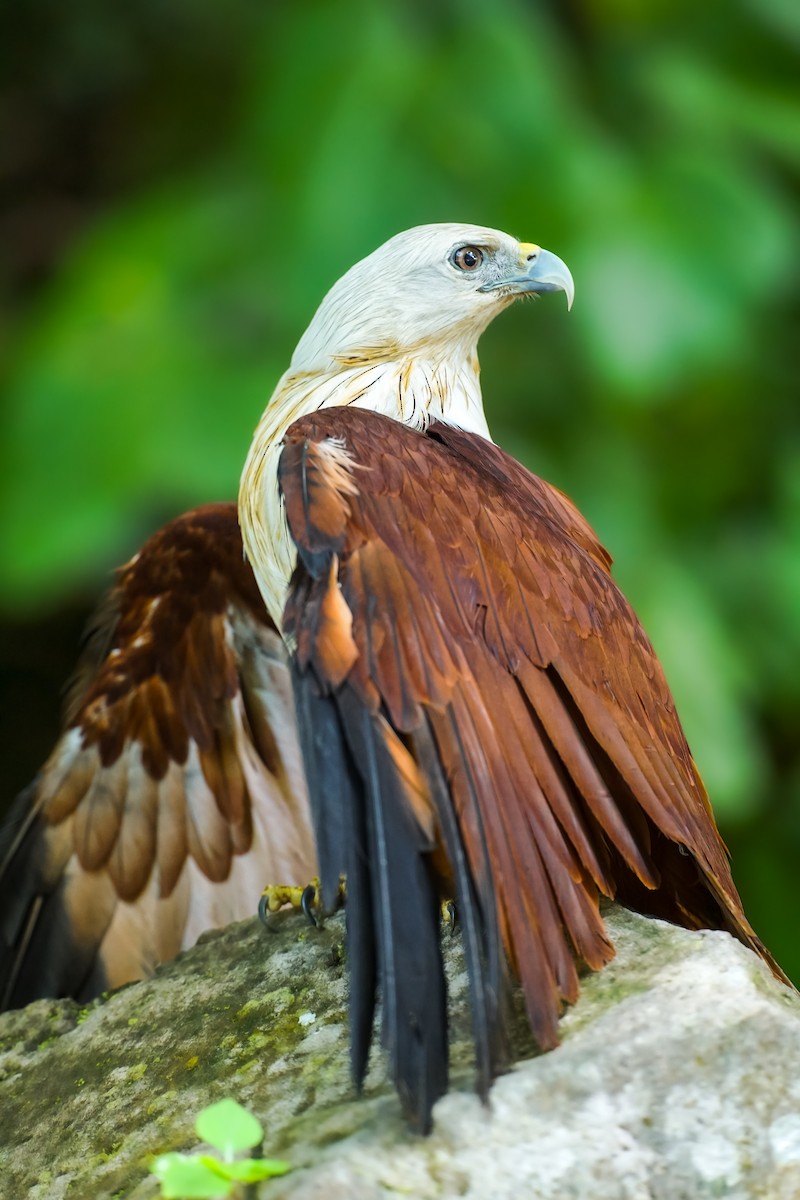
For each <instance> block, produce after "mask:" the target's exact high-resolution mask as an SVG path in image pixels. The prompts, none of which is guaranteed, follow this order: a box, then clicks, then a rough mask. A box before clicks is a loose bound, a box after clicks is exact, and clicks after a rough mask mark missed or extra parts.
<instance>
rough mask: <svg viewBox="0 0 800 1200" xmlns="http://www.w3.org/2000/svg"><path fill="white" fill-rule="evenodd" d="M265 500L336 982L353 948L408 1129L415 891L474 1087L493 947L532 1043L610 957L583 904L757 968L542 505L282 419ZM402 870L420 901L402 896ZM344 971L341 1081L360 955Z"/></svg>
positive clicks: (421, 1001) (487, 448)
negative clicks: (344, 908) (628, 908)
mask: <svg viewBox="0 0 800 1200" xmlns="http://www.w3.org/2000/svg"><path fill="white" fill-rule="evenodd" d="M281 487H282V491H283V496H284V501H285V506H286V513H287V518H288V522H289V527H290V530H291V533H292V536H293V538H294V540H295V542H296V544H297V547H298V552H299V566H298V569H297V572H296V574H295V579H294V583H293V589H292V592H291V595H290V599H289V603H288V606H287V611H286V632H287V633H288V634H289V635H290V636H291V637H293V638H294V640H295V643H296V648H297V653H296V658H297V662H296V668H295V671H296V684H295V686H296V689H297V692H298V696H299V701H298V704H299V711H300V712H301V713H302V712H303V711H305V712H306V718H305V720H303V719H301V725H305V724H309V723H310V722H313V723H314V725H315V729H314V736H313V737H311V738H309V737H308V736H305V740H304V748H305V753H306V759H307V771H308V775H309V783H310V787H311V792H312V807H313V808H314V810H315V820H316V822H317V826H318V845H319V848H320V857H321V867H322V871H323V884H324V885H325V884H327V891H328V893H329V892H330V889H331V887H332V885H333V882H334V881H335V880H336V879H338V873H339V871H342V870H344V871H347V873H348V919H349V920H352V921H353V922H358V923H359V926H360V932H359V938H358V941H357V942H355V941H354V939H353V937H352V935H351V937H350V956H351V962H353V969H359V970H361V968H359V967H358V956H359V955H360V954H362V953H367V954H368V955H374V954H375V953H377V959H378V971H379V976H380V980H381V985H382V992H383V999H384V1006H385V1018H384V1039H385V1041H386V1043H387V1045H388V1048H389V1050H390V1054H391V1056H392V1063H393V1069H394V1071H395V1077H396V1079H397V1081H398V1085H399V1088H400V1091H401V1094H402V1095H403V1096H404V1098H405V1100H406V1103H407V1105H408V1107H409V1108H410V1110H411V1111H412V1113H414V1114H415V1115H416V1117H417V1119H418V1120H419V1122H420V1123H421V1124H422V1125H423V1126H424V1125H425V1124H426V1123H427V1121H428V1118H429V1113H430V1104H431V1103H432V1100H434V1099H435V1098H436V1095H438V1094H439V1093H440V1092H441V1091H442V1090H443V1088H444V1084H445V1070H446V1067H445V1063H444V1062H443V1061H442V1059H443V1056H445V1055H446V1039H445V1037H444V1035H443V1032H442V1028H443V1022H444V1012H443V1008H442V1003H443V1002H442V1000H441V984H440V982H439V981H438V980H437V979H436V973H437V970H438V971H439V972H440V968H438V967H437V961H438V950H437V946H436V938H437V929H436V922H435V918H434V917H433V915H432V913H431V911H430V910H431V909H432V906H433V900H432V895H433V894H434V893H435V891H436V890H437V888H438V889H442V888H455V892H456V895H457V898H458V903H459V914H460V917H461V921H462V924H463V925H464V928H465V935H466V945H467V955H468V960H469V967H470V973H471V978H472V986H473V994H474V1000H475V1003H474V1010H475V1032H476V1043H477V1048H478V1060H479V1068H480V1075H479V1079H480V1085H481V1086H482V1087H485V1086H486V1085H487V1083H488V1081H490V1079H491V1077H492V1075H493V1073H494V1072H495V1071H496V1069H497V1063H498V1056H499V1055H500V1053H501V1047H500V1043H499V1041H498V1039H497V1034H496V1031H497V1027H498V1025H499V1024H500V1013H499V999H498V994H499V991H500V988H501V982H502V970H501V968H500V967H499V966H498V961H497V960H498V954H497V941H498V938H497V931H498V930H499V934H500V939H501V940H502V943H503V945H504V947H505V950H506V952H507V955H508V958H509V959H510V961H511V963H512V964H513V967H514V969H515V971H516V973H517V974H518V976H519V978H520V979H521V982H522V986H523V989H524V994H525V999H526V1003H527V1008H528V1013H529V1017H530V1021H531V1025H532V1028H533V1031H534V1033H535V1035H536V1037H537V1039H538V1041H539V1043H540V1044H541V1046H542V1047H544V1048H546V1047H550V1046H553V1045H554V1044H555V1043H556V1042H557V1018H558V1015H559V1012H560V1008H561V1005H562V1003H563V1002H564V1001H573V1000H574V999H575V998H576V996H577V992H578V965H579V964H585V965H587V966H588V967H590V968H593V969H597V968H599V967H601V966H602V965H603V964H604V963H606V962H607V961H608V960H609V959H610V958H611V957H612V955H613V953H614V951H613V946H612V945H611V943H610V942H609V940H608V937H607V935H606V932H605V929H604V925H603V922H602V920H601V917H600V913H599V898H600V896H601V895H605V896H615V895H616V896H617V897H618V898H620V899H622V900H623V901H624V902H626V903H629V904H631V905H632V906H637V907H640V908H642V909H644V910H645V911H650V912H654V913H657V914H659V915H663V916H665V917H667V918H669V919H671V920H673V921H676V922H679V923H681V924H684V925H687V926H689V927H701V926H711V927H717V928H724V929H728V930H730V931H731V932H732V933H733V934H735V935H736V936H737V937H739V938H740V939H741V940H742V941H743V942H745V944H747V945H749V946H751V947H752V948H753V949H754V950H756V952H757V953H759V954H761V955H762V956H763V957H765V958H766V959H767V961H768V962H770V965H772V966H773V967H774V964H773V963H772V960H771V959H769V956H768V955H767V954H766V951H765V950H764V948H763V947H762V946H761V943H760V942H759V941H758V939H757V938H756V937H755V935H754V934H753V931H752V929H751V928H750V926H749V925H748V923H747V921H746V919H745V916H744V913H743V912H742V907H741V903H740V901H739V897H738V895H737V893H736V889H735V887H734V885H733V881H732V879H731V875H730V870H729V866H728V859H727V854H726V850H725V847H724V845H723V843H722V841H721V839H720V837H719V834H718V832H717V829H716V827H715V824H714V820H713V817H712V814H711V810H710V807H709V804H708V800H707V797H706V793H705V791H704V789H703V785H702V783H701V780H700V778H699V775H698V773H697V770H696V768H695V765H694V762H693V761H692V757H691V755H690V753H689V749H688V747H687V744H686V740H685V738H684V735H683V732H682V730H681V726H680V723H679V720H678V717H677V715H676V713H675V709H674V705H673V701H672V698H671V696H670V693H669V690H668V688H667V685H666V682H665V679H664V675H663V672H662V670H661V667H660V665H659V663H658V661H657V659H656V657H655V654H654V652H653V649H652V647H651V645H650V642H649V641H648V639H647V637H646V635H645V634H644V632H643V630H642V628H641V626H640V625H639V623H638V621H637V619H636V617H635V615H634V613H633V611H632V610H631V608H630V606H629V605H628V603H627V601H626V600H625V599H624V597H623V596H622V594H621V593H620V592H619V590H618V589H617V587H616V586H615V584H614V583H613V581H612V579H611V577H610V574H609V563H610V560H609V558H608V556H607V555H606V553H605V551H603V549H602V548H601V547H600V545H599V544H598V542H597V539H596V538H595V536H594V534H593V532H592V531H591V529H590V528H589V526H588V525H587V524H586V522H585V521H584V520H583V518H582V517H581V516H580V514H578V513H577V511H576V510H575V509H574V507H573V506H572V505H571V503H570V502H569V501H568V500H567V499H566V497H564V496H562V495H561V493H559V492H556V490H555V489H553V488H550V487H549V486H548V485H547V484H545V483H543V482H542V481H541V480H539V479H537V478H535V477H534V476H532V475H531V474H530V473H529V472H528V471H526V470H525V469H524V468H523V467H521V466H520V465H519V464H518V463H516V462H514V461H513V460H512V459H510V458H509V457H508V456H507V455H506V454H504V453H503V451H501V450H499V449H498V448H497V447H495V446H493V445H491V444H489V443H487V442H485V441H484V440H483V439H481V438H478V437H476V436H474V435H469V434H465V433H463V432H460V431H458V430H455V429H452V428H450V427H447V426H444V425H441V424H436V425H433V426H432V427H431V429H430V430H429V431H428V435H427V436H424V435H421V434H419V433H416V432H415V431H413V430H410V429H408V428H406V427H403V426H400V425H398V424H397V423H395V422H392V421H389V420H388V419H386V418H384V417H380V416H378V415H376V414H373V413H368V412H362V411H358V410H355V409H347V410H338V409H334V410H329V411H323V412H319V413H317V414H314V415H313V416H310V417H307V418H303V419H302V420H300V421H298V422H296V424H294V425H293V426H292V427H291V429H290V431H289V434H288V436H287V439H286V448H285V450H284V452H283V456H282V459H281ZM324 714H327V716H326V715H324ZM336 755H338V756H339V757H340V758H341V759H342V761H343V762H344V763H345V767H346V771H345V774H346V777H347V781H346V785H345V786H344V788H343V789H342V792H341V794H340V795H338V794H337V795H336V796H333V797H332V796H331V795H330V793H329V792H327V791H326V790H325V788H324V787H322V786H321V783H322V782H323V781H324V779H325V778H326V777H327V776H328V775H329V772H328V773H326V771H325V766H324V763H325V759H326V756H327V757H328V759H330V758H331V757H335V756H336ZM343 814H344V815H343ZM354 831H355V833H354ZM348 838H350V839H351V840H350V843H348ZM353 839H354V840H353ZM443 862H445V863H446V864H447V865H443ZM365 864H366V865H365ZM351 874H354V875H355V877H356V885H355V887H351V882H350V876H351ZM421 876H422V877H425V878H426V879H428V880H430V879H433V880H434V884H433V886H431V884H430V883H428V884H426V885H425V888H426V890H424V891H423V899H422V901H421V902H420V900H419V899H418V898H414V899H413V902H412V898H411V896H410V893H411V892H412V890H414V889H416V888H417V886H418V884H417V882H414V883H413V886H412V880H413V881H418V879H419V877H421ZM354 893H355V896H356V898H357V901H358V902H360V903H361V904H362V905H363V906H365V907H367V908H369V907H370V902H371V906H372V912H373V914H374V915H373V916H368V917H366V918H365V917H364V916H363V915H362V914H361V913H359V912H356V911H354V909H355V908H356V904H355V903H354V900H353V896H354ZM373 925H374V928H373ZM369 937H371V938H372V943H371V944H370V948H369V949H368V950H367V951H363V952H362V947H363V946H364V944H365V941H366V939H367V938H369ZM354 959H355V961H354ZM361 976H362V978H361V980H360V983H359V986H358V987H356V986H355V985H353V987H352V993H353V1001H352V1002H353V1005H354V1014H353V1024H354V1069H355V1072H356V1075H357V1077H358V1076H359V1074H360V1073H361V1072H362V1071H363V1065H364V1061H365V1058H366V1043H368V1028H369V1018H370V1017H371V998H370V993H369V989H370V986H372V984H373V983H374V977H375V970H374V968H373V967H372V965H371V962H370V961H369V960H368V961H367V963H366V966H365V967H364V968H363V970H361ZM359 988H361V993H360V992H359ZM432 1059H433V1060H435V1061H434V1065H433V1066H432V1065H431V1060H432Z"/></svg>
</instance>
